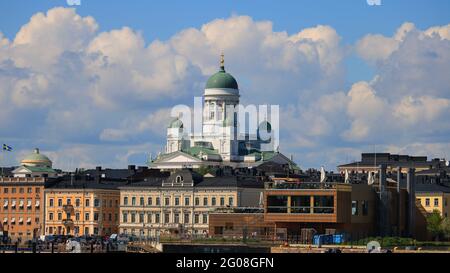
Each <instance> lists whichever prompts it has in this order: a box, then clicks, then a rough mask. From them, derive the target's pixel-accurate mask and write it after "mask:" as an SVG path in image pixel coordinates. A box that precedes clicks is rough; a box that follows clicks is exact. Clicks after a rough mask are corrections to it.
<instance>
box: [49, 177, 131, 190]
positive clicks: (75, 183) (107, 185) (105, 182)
mask: <svg viewBox="0 0 450 273" xmlns="http://www.w3.org/2000/svg"><path fill="white" fill-rule="evenodd" d="M127 183H128V182H127V181H126V180H113V179H95V178H92V177H86V176H80V175H75V176H73V179H72V177H71V176H64V177H60V178H56V179H53V180H51V181H50V183H49V185H48V186H47V187H46V188H49V189H111V190H114V189H118V188H119V187H120V186H124V185H126V184H127Z"/></svg>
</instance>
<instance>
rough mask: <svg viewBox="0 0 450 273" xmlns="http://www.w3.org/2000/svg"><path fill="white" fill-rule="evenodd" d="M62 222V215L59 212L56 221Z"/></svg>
mask: <svg viewBox="0 0 450 273" xmlns="http://www.w3.org/2000/svg"><path fill="white" fill-rule="evenodd" d="M61 220H62V213H61V212H60V213H58V221H61Z"/></svg>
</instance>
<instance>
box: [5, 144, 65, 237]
mask: <svg viewBox="0 0 450 273" xmlns="http://www.w3.org/2000/svg"><path fill="white" fill-rule="evenodd" d="M5 173H6V172H4V174H5ZM9 174H10V175H11V176H2V177H0V221H1V223H0V230H1V231H2V232H3V233H4V235H7V236H9V237H11V239H12V240H17V239H21V240H22V241H26V240H31V239H33V238H37V237H38V236H40V235H42V234H43V233H44V202H43V200H44V188H45V185H46V184H47V183H48V178H49V177H56V176H57V172H56V170H54V169H52V161H51V160H50V159H49V158H48V157H47V156H45V155H44V154H41V153H40V152H39V149H37V148H36V149H35V150H34V152H33V153H31V154H29V155H27V156H25V157H24V159H22V161H21V165H20V166H19V167H17V168H15V169H14V170H12V171H11V172H10V173H9Z"/></svg>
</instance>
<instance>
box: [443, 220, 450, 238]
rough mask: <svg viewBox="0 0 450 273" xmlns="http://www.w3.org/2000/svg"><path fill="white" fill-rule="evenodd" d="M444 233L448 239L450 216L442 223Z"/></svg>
mask: <svg viewBox="0 0 450 273" xmlns="http://www.w3.org/2000/svg"><path fill="white" fill-rule="evenodd" d="M441 228H442V233H443V235H444V237H445V238H446V239H447V240H448V239H450V218H448V217H445V218H444V219H443V220H442V223H441Z"/></svg>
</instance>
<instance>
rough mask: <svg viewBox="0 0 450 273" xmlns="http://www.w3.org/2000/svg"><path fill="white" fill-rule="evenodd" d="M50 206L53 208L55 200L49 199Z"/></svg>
mask: <svg viewBox="0 0 450 273" xmlns="http://www.w3.org/2000/svg"><path fill="white" fill-rule="evenodd" d="M48 206H49V207H53V199H49V200H48Z"/></svg>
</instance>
